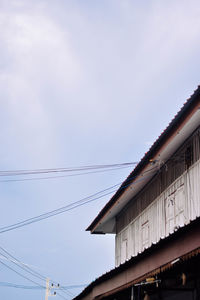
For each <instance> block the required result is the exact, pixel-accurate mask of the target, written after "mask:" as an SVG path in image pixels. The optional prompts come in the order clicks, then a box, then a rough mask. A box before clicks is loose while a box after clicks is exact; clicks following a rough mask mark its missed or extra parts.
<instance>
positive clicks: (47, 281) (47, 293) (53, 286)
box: [45, 278, 60, 300]
mask: <svg viewBox="0 0 200 300" xmlns="http://www.w3.org/2000/svg"><path fill="white" fill-rule="evenodd" d="M59 287H60V285H59V283H58V284H57V285H54V284H53V283H52V284H51V286H50V285H49V278H47V279H46V292H45V300H48V298H49V297H52V296H56V292H54V293H53V294H51V289H55V288H59Z"/></svg>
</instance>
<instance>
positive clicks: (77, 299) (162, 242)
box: [74, 217, 200, 300]
mask: <svg viewBox="0 0 200 300" xmlns="http://www.w3.org/2000/svg"><path fill="white" fill-rule="evenodd" d="M198 224H200V217H199V218H197V219H196V220H194V221H192V222H191V223H190V224H188V225H186V226H184V227H181V228H179V229H178V230H177V231H176V232H175V233H172V234H170V235H169V236H168V237H166V238H164V239H160V241H159V242H158V243H157V244H152V246H151V247H150V248H148V249H146V250H144V251H143V252H142V253H139V254H138V255H137V256H134V257H132V258H131V259H129V260H127V261H126V262H125V263H123V264H121V265H119V266H118V267H115V268H114V269H112V270H110V271H109V272H106V273H104V274H103V275H101V276H100V277H98V278H96V279H95V280H94V281H92V282H91V283H90V284H89V285H88V286H87V287H86V288H85V289H84V290H83V291H82V292H81V293H80V294H79V295H78V296H77V297H75V298H74V300H80V299H82V298H83V297H85V296H86V295H88V294H89V293H90V292H91V291H92V289H93V288H94V287H95V286H97V285H99V284H101V283H102V282H105V281H106V280H109V279H110V278H112V277H113V276H115V275H117V274H119V273H121V272H122V271H124V270H127V269H128V268H129V267H131V266H133V265H135V264H136V263H137V262H138V261H141V260H142V259H143V258H144V257H146V256H148V255H151V254H152V253H153V252H154V251H155V250H158V249H161V248H163V247H165V245H166V244H167V243H169V242H172V241H174V240H176V239H177V237H179V236H180V235H181V234H183V233H185V232H187V231H188V230H191V229H193V228H195V227H196V226H197V225H198ZM198 253H200V249H199V248H198V249H194V250H193V251H192V252H190V253H188V254H187V255H184V256H183V257H181V259H183V260H187V259H189V258H190V257H192V256H194V255H197V254H198ZM171 267H172V265H171V263H168V264H166V265H163V266H160V267H159V269H156V270H152V271H151V272H149V273H147V274H144V276H143V277H144V278H146V277H148V276H150V275H155V274H157V273H158V271H159V272H164V271H165V270H167V269H169V268H171ZM143 277H141V278H138V279H136V280H135V283H136V282H139V281H141V280H143V279H144V278H143Z"/></svg>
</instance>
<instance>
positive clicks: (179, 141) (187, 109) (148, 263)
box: [75, 87, 200, 300]
mask: <svg viewBox="0 0 200 300" xmlns="http://www.w3.org/2000/svg"><path fill="white" fill-rule="evenodd" d="M87 230H89V231H90V232H91V233H93V234H106V233H110V234H115V236H116V238H115V265H116V266H115V268H114V269H113V270H111V271H110V272H108V273H106V274H104V275H102V276H100V277H99V278H97V279H96V280H95V281H94V282H92V283H91V284H90V285H89V286H88V287H86V288H85V290H83V292H82V293H81V294H80V295H78V296H77V297H76V298H75V299H76V300H79V299H84V300H86V299H88V300H90V299H113V300H114V299H115V300H118V299H119V300H120V299H130V300H140V299H145V300H148V299H176V300H179V299H181V300H184V299H187V300H190V299H191V300H192V299H200V87H199V88H198V89H197V90H196V91H195V93H194V94H193V95H192V96H191V98H190V99H188V100H187V102H186V103H185V104H184V106H183V107H182V109H181V110H180V111H179V112H178V114H177V115H176V116H175V118H174V119H173V120H172V121H171V123H170V124H169V125H168V127H167V128H166V130H165V131H164V132H163V133H162V134H161V135H160V136H159V138H158V139H157V140H156V141H155V143H154V144H153V145H152V147H151V148H150V150H149V151H148V152H147V153H146V154H145V156H144V157H143V158H142V159H141V161H140V162H139V164H138V165H137V166H136V167H135V169H134V170H133V171H132V172H131V174H130V175H129V176H128V177H127V179H126V180H125V181H124V182H123V184H122V185H121V187H120V188H119V189H118V191H117V192H116V194H115V195H114V196H113V197H112V198H111V200H110V201H109V202H108V203H107V204H106V205H105V207H104V208H103V209H102V210H101V211H100V213H99V214H98V215H97V217H96V218H95V219H94V221H93V222H92V224H91V225H90V226H89V227H88V228H87Z"/></svg>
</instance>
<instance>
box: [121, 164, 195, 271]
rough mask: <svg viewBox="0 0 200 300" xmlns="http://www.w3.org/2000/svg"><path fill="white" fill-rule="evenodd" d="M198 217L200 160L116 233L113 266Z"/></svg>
mask: <svg viewBox="0 0 200 300" xmlns="http://www.w3.org/2000/svg"><path fill="white" fill-rule="evenodd" d="M199 216H200V161H197V162H196V163H195V164H194V165H193V166H192V167H190V169H189V170H188V171H186V172H185V173H184V174H183V175H182V176H180V177H179V178H178V179H176V180H175V181H174V182H173V183H172V184H171V185H170V186H169V187H168V188H167V189H166V190H165V191H164V192H163V193H162V194H161V195H160V196H159V197H158V198H156V199H155V200H154V201H153V202H152V203H151V204H150V205H149V206H148V207H147V208H146V209H145V210H144V211H143V212H142V213H141V214H140V215H139V216H137V218H136V219H134V220H133V221H132V222H131V223H130V224H129V225H128V226H127V227H125V228H124V229H123V230H122V231H121V232H119V233H118V234H117V235H116V240H115V263H116V266H118V265H120V264H121V263H123V262H125V261H126V260H128V259H130V258H131V257H132V256H135V255H137V254H138V253H141V252H142V251H144V249H146V248H148V247H150V246H151V245H152V244H154V243H157V242H158V241H159V240H160V239H161V238H165V237H167V236H168V235H169V234H171V233H173V232H174V231H176V230H177V229H178V228H179V227H182V226H184V225H186V224H188V223H190V222H191V221H192V220H194V219H196V218H197V217H199Z"/></svg>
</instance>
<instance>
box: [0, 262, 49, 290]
mask: <svg viewBox="0 0 200 300" xmlns="http://www.w3.org/2000/svg"><path fill="white" fill-rule="evenodd" d="M0 264H2V265H3V266H5V267H6V268H8V269H10V270H11V271H13V272H14V273H16V274H18V275H19V276H21V277H23V278H25V279H26V280H28V281H30V282H32V283H34V284H36V285H37V286H40V287H41V288H44V289H45V286H43V285H41V284H39V283H37V282H36V281H34V280H32V279H30V278H29V277H27V276H25V275H23V274H21V273H19V272H18V271H16V270H15V269H13V268H12V267H10V266H9V265H7V264H6V263H4V262H2V261H1V260H0Z"/></svg>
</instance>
